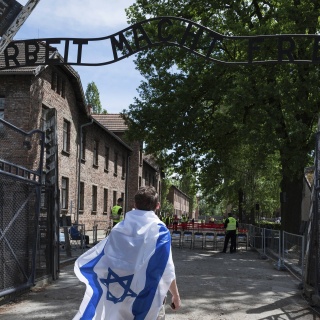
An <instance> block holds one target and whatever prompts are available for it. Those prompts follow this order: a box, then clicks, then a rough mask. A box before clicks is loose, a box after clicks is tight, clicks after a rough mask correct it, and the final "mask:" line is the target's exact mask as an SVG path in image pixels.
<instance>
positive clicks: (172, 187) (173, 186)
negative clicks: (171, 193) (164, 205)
mask: <svg viewBox="0 0 320 320" xmlns="http://www.w3.org/2000/svg"><path fill="white" fill-rule="evenodd" d="M170 189H175V190H177V191H178V192H179V193H181V194H183V195H185V196H186V197H187V198H188V199H191V197H189V196H188V195H187V194H186V193H184V192H183V191H181V190H180V189H179V188H178V187H176V186H175V185H173V184H172V185H171V186H170Z"/></svg>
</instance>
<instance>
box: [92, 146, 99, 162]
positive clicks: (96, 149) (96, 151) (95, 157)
mask: <svg viewBox="0 0 320 320" xmlns="http://www.w3.org/2000/svg"><path fill="white" fill-rule="evenodd" d="M98 155H99V142H98V141H97V140H94V141H93V165H94V166H97V165H98Z"/></svg>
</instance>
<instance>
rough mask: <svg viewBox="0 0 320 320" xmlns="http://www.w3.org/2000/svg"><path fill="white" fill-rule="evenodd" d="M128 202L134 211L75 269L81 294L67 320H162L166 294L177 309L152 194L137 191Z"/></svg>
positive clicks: (166, 237) (165, 235)
mask: <svg viewBox="0 0 320 320" xmlns="http://www.w3.org/2000/svg"><path fill="white" fill-rule="evenodd" d="M134 198H135V208H136V210H132V211H129V212H127V214H126V219H125V220H123V221H121V222H120V223H118V224H117V225H116V226H115V227H114V228H113V229H112V230H111V232H110V235H109V237H108V238H105V239H104V240H102V241H101V242H99V243H98V244H97V245H96V246H95V247H94V248H92V249H91V250H89V251H87V252H86V253H85V254H83V255H82V256H80V257H79V258H78V259H77V261H76V263H75V274H76V275H77V277H78V278H79V280H80V281H82V282H84V283H85V284H86V286H87V289H86V292H85V294H84V298H83V301H82V303H81V305H80V309H79V311H78V313H77V314H76V316H75V317H74V318H73V320H78V319H86V320H89V319H90V320H93V319H94V320H102V319H103V320H130V319H131V320H133V319H141V320H143V319H145V320H156V319H157V320H160V319H161V320H162V319H165V314H164V310H165V308H164V303H165V300H166V295H167V292H168V291H170V293H171V295H172V299H171V303H172V308H173V309H175V310H177V309H179V308H180V306H181V301H180V296H179V291H178V287H177V284H176V275H175V268H174V264H173V260H172V253H171V236H170V231H169V230H168V228H167V227H166V226H165V224H164V223H163V222H162V221H161V220H160V219H159V218H158V217H157V215H156V214H155V210H156V209H158V208H159V202H158V193H157V192H156V189H155V188H154V187H151V186H147V187H141V188H140V189H139V190H138V192H137V193H136V194H135V197H134Z"/></svg>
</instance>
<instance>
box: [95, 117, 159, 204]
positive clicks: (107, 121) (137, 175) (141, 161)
mask: <svg viewBox="0 0 320 320" xmlns="http://www.w3.org/2000/svg"><path fill="white" fill-rule="evenodd" d="M93 117H94V119H95V120H97V121H98V122H99V123H101V124H102V125H103V126H105V127H106V128H107V129H109V130H110V131H112V132H113V133H114V134H116V135H117V136H118V137H119V138H121V139H122V140H123V141H125V142H126V143H127V144H128V145H130V147H131V148H132V150H133V151H132V153H131V155H130V160H129V168H128V176H129V179H128V187H127V191H128V193H127V198H128V205H129V208H128V209H131V208H132V207H133V205H134V195H135V193H136V191H137V190H138V188H139V187H141V186H146V185H152V186H154V187H155V188H156V190H157V191H158V193H159V196H160V197H161V175H160V172H161V170H160V168H159V166H158V165H157V164H156V162H155V160H154V158H153V157H152V156H150V155H146V154H144V153H143V146H142V143H140V142H128V141H126V139H125V132H126V130H127V129H128V127H127V126H126V124H125V122H124V120H123V119H122V117H121V115H120V114H99V115H97V114H95V115H93Z"/></svg>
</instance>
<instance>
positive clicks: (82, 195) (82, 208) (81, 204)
mask: <svg viewBox="0 0 320 320" xmlns="http://www.w3.org/2000/svg"><path fill="white" fill-rule="evenodd" d="M83 210H84V182H80V199H79V211H81V213H83Z"/></svg>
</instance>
